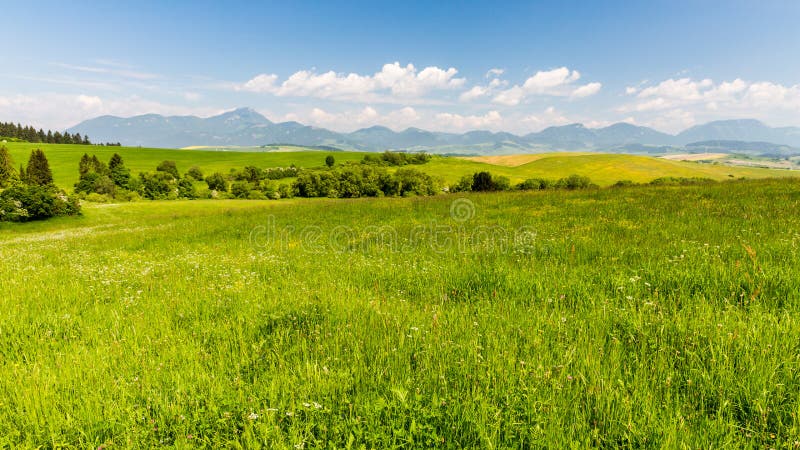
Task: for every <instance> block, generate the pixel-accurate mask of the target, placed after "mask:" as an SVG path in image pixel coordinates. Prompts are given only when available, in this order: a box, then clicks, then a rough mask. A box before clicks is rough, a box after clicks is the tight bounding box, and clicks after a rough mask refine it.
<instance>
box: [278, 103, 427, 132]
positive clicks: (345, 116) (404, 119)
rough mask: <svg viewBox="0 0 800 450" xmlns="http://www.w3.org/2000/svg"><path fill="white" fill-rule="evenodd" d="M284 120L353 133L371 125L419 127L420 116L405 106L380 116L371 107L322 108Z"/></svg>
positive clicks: (401, 127) (396, 127) (397, 128)
mask: <svg viewBox="0 0 800 450" xmlns="http://www.w3.org/2000/svg"><path fill="white" fill-rule="evenodd" d="M283 119H284V120H294V121H298V122H301V123H305V124H309V125H314V126H319V127H325V128H329V129H332V130H335V131H340V132H350V131H355V130H357V129H359V128H365V127H370V126H373V125H383V126H386V127H389V128H391V129H393V130H398V131H399V130H403V129H406V128H408V127H410V126H415V125H419V123H418V122H419V121H420V119H421V117H420V114H419V113H418V112H417V111H416V110H415V109H414V108H412V107H410V106H406V107H403V108H400V109H396V110H391V111H388V112H386V113H385V114H381V113H380V112H378V111H377V110H376V109H375V108H373V107H371V106H365V107H364V108H362V109H358V110H346V111H338V112H329V111H326V110H323V109H322V108H319V107H315V108H312V109H311V111H310V112H308V113H307V114H304V113H302V112H300V113H291V114H287V115H286V116H284V117H283Z"/></svg>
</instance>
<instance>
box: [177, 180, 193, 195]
mask: <svg viewBox="0 0 800 450" xmlns="http://www.w3.org/2000/svg"><path fill="white" fill-rule="evenodd" d="M178 197H180V198H188V199H190V200H192V199H195V198H197V191H196V190H195V188H194V183H192V182H191V181H190V180H189V179H188V178H184V179H182V180H181V181H179V182H178Z"/></svg>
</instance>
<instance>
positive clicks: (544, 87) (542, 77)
mask: <svg viewBox="0 0 800 450" xmlns="http://www.w3.org/2000/svg"><path fill="white" fill-rule="evenodd" d="M580 77H581V74H580V72H578V71H577V70H573V71H570V70H569V69H567V68H566V67H559V68H558V69H553V70H549V71H539V72H536V74H535V75H534V76H532V77H530V78H528V79H527V80H525V84H523V85H522V87H523V88H524V89H525V91H526V92H528V93H531V94H547V93H552V92H555V91H554V90H553V89H554V88H557V87H561V86H564V85H566V84H569V83H572V82H573V81H577V80H578V79H580Z"/></svg>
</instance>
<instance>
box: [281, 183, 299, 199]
mask: <svg viewBox="0 0 800 450" xmlns="http://www.w3.org/2000/svg"><path fill="white" fill-rule="evenodd" d="M278 195H279V196H280V198H292V197H294V196H295V190H294V188H293V187H292V186H291V185H288V184H282V185H280V186H278Z"/></svg>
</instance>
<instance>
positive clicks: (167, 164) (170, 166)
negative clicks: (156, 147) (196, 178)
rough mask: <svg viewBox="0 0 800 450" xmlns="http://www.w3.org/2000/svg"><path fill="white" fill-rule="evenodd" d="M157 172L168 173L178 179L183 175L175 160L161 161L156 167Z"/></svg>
mask: <svg viewBox="0 0 800 450" xmlns="http://www.w3.org/2000/svg"><path fill="white" fill-rule="evenodd" d="M156 172H164V173H168V174H170V175H172V178H174V179H176V180H177V179H179V178H180V177H181V176H180V174H179V173H178V166H177V165H176V164H175V161H161V164H159V165H158V167H156Z"/></svg>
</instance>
